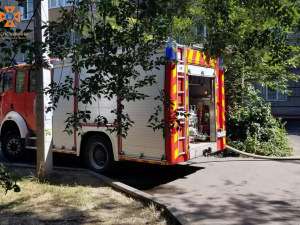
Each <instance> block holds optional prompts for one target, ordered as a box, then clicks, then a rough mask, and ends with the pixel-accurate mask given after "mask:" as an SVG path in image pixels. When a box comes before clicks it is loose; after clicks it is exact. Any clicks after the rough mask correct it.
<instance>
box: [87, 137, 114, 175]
mask: <svg viewBox="0 0 300 225" xmlns="http://www.w3.org/2000/svg"><path fill="white" fill-rule="evenodd" d="M83 158H84V163H85V165H86V166H87V167H88V168H89V169H91V170H93V171H95V172H97V173H102V174H108V173H112V172H114V171H115V169H116V166H117V162H115V161H114V157H113V151H112V147H111V145H110V143H109V142H108V140H107V139H106V138H105V137H103V136H101V135H93V136H91V137H90V138H89V139H88V140H87V142H86V143H85V148H84V155H83Z"/></svg>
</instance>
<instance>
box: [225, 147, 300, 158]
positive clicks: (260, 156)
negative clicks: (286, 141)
mask: <svg viewBox="0 0 300 225" xmlns="http://www.w3.org/2000/svg"><path fill="white" fill-rule="evenodd" d="M227 149H228V150H230V151H232V152H235V153H238V154H241V155H245V156H248V157H252V158H257V159H269V160H300V157H276V156H262V155H255V154H250V153H246V152H243V151H240V150H237V149H235V148H233V147H230V146H228V145H227Z"/></svg>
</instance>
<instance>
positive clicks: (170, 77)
mask: <svg viewBox="0 0 300 225" xmlns="http://www.w3.org/2000/svg"><path fill="white" fill-rule="evenodd" d="M176 50H177V56H176V59H177V60H182V59H183V57H182V55H183V54H182V52H181V51H182V49H176ZM184 51H185V52H184V54H185V63H184V64H185V66H186V69H185V71H186V74H184V76H186V84H180V83H178V87H177V74H178V73H177V67H178V66H182V65H178V64H175V63H171V64H167V65H166V70H165V71H166V72H165V76H166V82H165V91H166V95H168V96H170V98H171V100H172V102H173V104H174V105H173V109H170V110H171V112H169V111H168V110H166V111H165V119H166V121H172V118H170V117H172V116H170V115H172V111H175V110H176V109H177V106H181V105H182V103H184V102H185V104H186V105H185V110H186V112H188V111H189V104H188V97H189V96H188V91H186V92H185V93H186V96H183V94H179V93H177V91H178V92H180V91H182V90H183V88H186V89H188V88H189V85H188V74H187V71H188V65H194V66H201V67H207V68H214V69H215V71H216V78H215V85H216V129H217V130H216V132H219V131H225V89H224V88H225V87H224V72H223V70H222V68H221V70H220V68H219V65H220V63H219V59H212V58H211V57H210V56H207V55H205V54H204V53H203V52H201V51H197V50H192V49H184ZM180 56H181V58H179V57H180ZM182 75H183V74H181V76H182ZM183 98H186V100H185V101H183ZM185 125H186V126H184V127H183V128H182V129H176V124H175V127H174V129H173V130H171V131H170V134H171V135H169V136H168V137H167V138H166V142H165V146H166V156H167V164H168V165H172V164H176V163H180V162H184V161H187V160H189V156H190V155H189V127H188V117H187V118H186V124H185ZM180 137H186V142H185V141H184V139H181V140H180ZM185 144H187V146H184V145H185ZM224 148H226V137H220V138H218V140H217V150H218V151H219V150H222V149H224ZM184 149H186V154H180V153H181V152H184Z"/></svg>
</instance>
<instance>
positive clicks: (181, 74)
mask: <svg viewBox="0 0 300 225" xmlns="http://www.w3.org/2000/svg"><path fill="white" fill-rule="evenodd" d="M178 49H181V59H178V54H177V62H178V63H177V70H176V86H177V102H176V104H177V106H176V108H177V109H178V113H179V115H178V119H179V120H180V124H181V125H183V127H182V131H180V129H179V131H178V151H180V150H181V147H180V146H182V151H181V152H178V155H179V156H180V155H184V154H187V144H188V143H187V129H188V124H187V118H186V114H187V107H188V106H187V104H188V102H187V101H188V99H187V88H186V83H187V79H186V74H187V71H186V67H187V61H186V57H185V47H184V45H177V51H178ZM179 98H181V105H180V103H179ZM181 114H182V115H181ZM180 135H181V136H180ZM182 142H183V144H182Z"/></svg>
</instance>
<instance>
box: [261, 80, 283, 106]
mask: <svg viewBox="0 0 300 225" xmlns="http://www.w3.org/2000/svg"><path fill="white" fill-rule="evenodd" d="M277 87H278V84H277ZM257 89H258V90H259V91H260V96H261V97H262V98H263V99H265V100H266V101H269V102H284V101H287V93H282V92H281V91H278V90H274V89H272V88H270V87H269V86H261V85H259V84H258V85H257Z"/></svg>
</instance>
